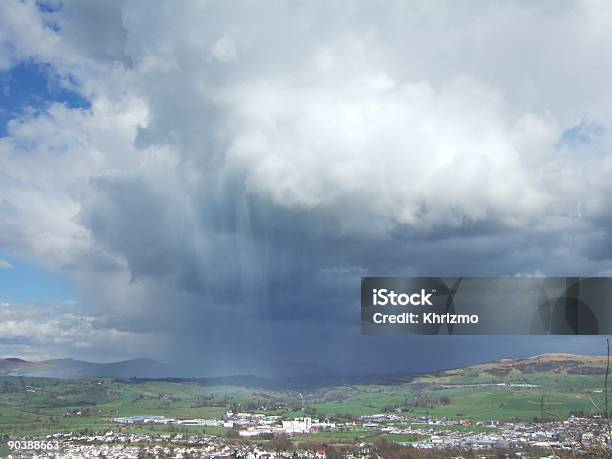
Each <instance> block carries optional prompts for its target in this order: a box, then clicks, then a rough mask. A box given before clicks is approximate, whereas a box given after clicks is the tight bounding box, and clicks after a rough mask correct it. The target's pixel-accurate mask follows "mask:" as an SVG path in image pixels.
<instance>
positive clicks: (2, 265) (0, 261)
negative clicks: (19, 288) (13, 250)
mask: <svg viewBox="0 0 612 459" xmlns="http://www.w3.org/2000/svg"><path fill="white" fill-rule="evenodd" d="M13 268H14V266H13V265H12V264H10V263H9V262H8V261H6V260H3V259H1V258H0V269H13Z"/></svg>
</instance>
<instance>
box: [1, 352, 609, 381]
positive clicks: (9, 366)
mask: <svg viewBox="0 0 612 459" xmlns="http://www.w3.org/2000/svg"><path fill="white" fill-rule="evenodd" d="M605 365H606V357H605V356H587V355H576V354H543V355H537V356H534V357H529V358H526V359H500V360H496V361H494V362H487V363H481V364H476V365H471V366H466V367H463V368H456V369H449V370H444V371H440V372H438V373H435V374H430V375H431V376H437V377H445V376H450V375H457V374H461V373H466V372H477V373H487V374H491V375H498V376H503V375H504V374H507V373H508V372H509V371H514V372H520V373H524V374H527V373H533V372H554V373H557V374H560V375H571V374H603V372H604V369H605ZM0 376H33V377H46V378H61V379H84V378H124V379H129V378H139V379H193V380H198V381H200V382H209V383H210V384H227V385H236V386H246V387H277V388H278V387H306V386H310V387H314V386H319V387H322V386H325V385H337V384H345V383H354V382H362V383H368V382H370V383H377V384H398V383H402V382H407V381H409V380H411V379H412V378H413V377H415V376H416V374H414V373H410V372H408V371H406V372H403V373H402V372H397V373H395V374H379V375H362V376H347V375H337V374H323V373H321V374H318V373H317V374H301V375H291V376H284V377H274V378H260V377H257V376H252V375H234V376H225V377H202V369H197V368H195V367H191V369H190V370H185V369H180V368H178V367H175V366H172V365H169V364H165V363H160V362H157V361H155V360H151V359H132V360H123V361H120V362H112V363H94V362H86V361H82V360H74V359H52V360H42V361H37V362H35V361H26V360H23V359H19V358H14V357H8V358H0Z"/></svg>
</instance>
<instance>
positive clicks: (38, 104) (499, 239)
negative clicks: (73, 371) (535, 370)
mask: <svg viewBox="0 0 612 459" xmlns="http://www.w3.org/2000/svg"><path fill="white" fill-rule="evenodd" d="M610 55H612V5H611V4H610V2H607V1H541V2H501V1H499V2H496V1H446V2H444V1H427V2H401V1H398V2H395V1H385V2H357V1H331V2H330V1H307V2H306V1H304V2H300V1H298V2H295V1H280V0H278V1H276V0H275V1H272V2H266V3H265V4H264V5H262V4H261V2H254V1H240V2H201V1H194V2H190V1H184V2H161V1H160V2H157V1H146V2H145V1H129V0H125V1H96V2H80V1H71V0H67V1H50V2H34V1H29V0H26V1H17V0H7V1H4V2H0V86H1V88H2V91H0V92H1V94H0V355H4V356H18V357H22V358H26V359H44V358H56V357H72V358H80V359H86V360H92V361H113V360H120V359H128V358H136V357H148V358H154V359H157V360H160V361H164V362H179V363H184V364H190V363H197V364H198V365H200V366H202V367H203V368H206V371H207V372H208V373H209V374H211V375H221V374H235V373H255V374H259V375H276V374H283V373H286V372H288V371H292V370H291V369H293V368H296V367H300V368H302V369H312V371H319V372H321V371H323V372H331V371H333V372H345V373H361V374H364V373H374V372H409V371H426V370H434V369H440V368H448V367H453V366H461V365H465V364H469V363H474V362H481V361H485V360H491V359H496V358H501V357H526V356H529V355H535V354H539V353H543V352H575V353H601V352H602V351H603V349H604V338H603V337H553V336H548V337H456V336H455V337H440V336H435V337H407V336H397V337H390V336H380V337H379V336H361V333H360V323H359V318H360V310H359V299H360V295H359V286H360V278H361V277H362V276H370V275H372V276H387V275H389V276H414V275H419V276H422V275H429V276H497V275H503V276H517V275H518V276H524V275H559V276H566V275H567V276H595V275H599V276H606V275H612V264H611V258H612V244H611V242H612V239H611V238H612V234H611V229H612V226H611V224H612V203H611V202H610V200H609V199H608V197H609V196H610V192H611V191H612V189H611V188H612V180H611V177H612V155H611V154H610V147H611V146H612V137H611V136H610V128H611V127H612V108H611V107H612V92H611V91H610V89H609V86H610V85H609V82H610V80H611V77H612V61H611V60H610V59H609V58H608V56H610Z"/></svg>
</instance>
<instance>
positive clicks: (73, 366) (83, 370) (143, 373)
mask: <svg viewBox="0 0 612 459" xmlns="http://www.w3.org/2000/svg"><path fill="white" fill-rule="evenodd" d="M0 375H6V376H39V377H45V378H62V379H79V378H164V377H169V376H172V369H171V367H170V366H168V365H166V364H163V363H160V362H157V361H155V360H151V359H132V360H123V361H120V362H112V363H93V362H85V361H82V360H74V359H51V360H41V361H38V362H31V361H27V360H22V359H18V358H12V357H9V358H5V359H0Z"/></svg>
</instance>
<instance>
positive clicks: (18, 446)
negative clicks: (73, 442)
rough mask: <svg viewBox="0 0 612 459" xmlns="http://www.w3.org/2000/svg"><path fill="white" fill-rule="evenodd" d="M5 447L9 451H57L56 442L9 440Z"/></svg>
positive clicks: (57, 444)
mask: <svg viewBox="0 0 612 459" xmlns="http://www.w3.org/2000/svg"><path fill="white" fill-rule="evenodd" d="M6 445H7V446H8V447H9V449H11V450H57V449H59V442H58V441H40V440H9V441H8V442H7V443H6Z"/></svg>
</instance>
